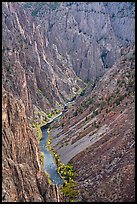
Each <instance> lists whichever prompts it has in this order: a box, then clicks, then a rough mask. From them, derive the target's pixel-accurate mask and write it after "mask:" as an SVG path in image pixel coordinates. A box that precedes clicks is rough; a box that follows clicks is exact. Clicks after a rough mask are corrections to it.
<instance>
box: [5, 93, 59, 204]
mask: <svg viewBox="0 0 137 204" xmlns="http://www.w3.org/2000/svg"><path fill="white" fill-rule="evenodd" d="M40 158H41V157H40V151H39V147H38V144H37V141H36V139H35V137H34V135H33V134H32V130H31V129H30V127H29V126H28V123H27V118H26V114H25V106H24V104H23V103H22V102H21V100H20V101H19V100H17V99H15V98H14V97H13V96H12V95H11V94H9V93H7V92H6V91H5V90H3V98H2V201H3V202H57V201H59V198H58V197H59V194H58V193H57V191H58V190H57V187H56V186H52V185H50V184H49V183H48V180H47V177H46V175H45V173H44V172H43V171H42V166H41V159H40Z"/></svg>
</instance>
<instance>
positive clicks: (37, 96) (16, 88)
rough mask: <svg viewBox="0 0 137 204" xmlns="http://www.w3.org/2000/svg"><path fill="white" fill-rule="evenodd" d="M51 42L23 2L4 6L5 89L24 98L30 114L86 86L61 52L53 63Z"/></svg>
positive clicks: (54, 103)
mask: <svg viewBox="0 0 137 204" xmlns="http://www.w3.org/2000/svg"><path fill="white" fill-rule="evenodd" d="M45 24H46V20H45ZM42 26H43V25H41V27H42ZM47 43H48V41H47V37H46V35H45V31H43V30H42V29H40V26H39V25H37V23H36V22H35V20H34V21H33V19H32V16H31V15H29V14H27V13H26V11H25V10H24V9H23V8H22V7H21V6H20V4H19V3H11V2H9V3H3V58H2V59H3V86H4V88H5V89H6V90H7V91H10V92H12V93H13V95H14V96H17V97H18V98H21V99H22V101H23V102H24V104H25V106H26V111H27V114H28V115H32V114H33V105H35V106H36V107H38V108H39V109H42V110H44V111H46V110H48V109H49V108H50V109H51V107H55V106H56V104H57V102H58V103H62V102H63V99H64V98H69V96H70V97H71V95H73V94H74V93H75V91H77V90H78V89H79V88H80V87H79V86H82V83H81V81H78V79H77V77H76V74H75V72H74V71H73V69H70V68H69V67H68V65H67V61H63V60H64V59H63V58H62V57H60V55H59V54H58V53H57V55H56V58H58V59H57V61H53V60H52V56H51V55H52V53H51V52H50V48H49V47H47Z"/></svg>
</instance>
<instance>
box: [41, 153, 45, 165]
mask: <svg viewBox="0 0 137 204" xmlns="http://www.w3.org/2000/svg"><path fill="white" fill-rule="evenodd" d="M41 160H42V165H43V166H44V153H43V152H41Z"/></svg>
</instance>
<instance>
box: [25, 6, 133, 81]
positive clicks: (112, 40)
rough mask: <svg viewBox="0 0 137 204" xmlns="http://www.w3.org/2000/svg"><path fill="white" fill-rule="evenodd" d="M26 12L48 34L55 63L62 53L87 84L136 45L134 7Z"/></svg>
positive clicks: (34, 8)
mask: <svg viewBox="0 0 137 204" xmlns="http://www.w3.org/2000/svg"><path fill="white" fill-rule="evenodd" d="M113 7H114V8H113ZM110 8H111V9H110ZM25 9H26V10H27V9H28V11H29V13H30V14H32V16H33V18H34V19H35V22H36V23H37V25H38V26H39V29H41V30H44V33H45V34H46V36H47V44H48V46H50V52H51V53H52V54H53V53H55V55H54V58H53V61H55V62H56V53H58V54H59V55H60V57H63V59H64V60H67V62H68V65H69V67H72V69H74V71H75V73H76V74H77V75H78V76H80V77H81V78H82V79H84V80H94V79H96V78H97V77H99V76H101V75H102V74H103V73H104V71H105V70H104V68H108V67H111V66H112V65H113V64H114V62H115V61H116V59H118V57H119V56H120V47H121V46H127V45H128V44H130V43H134V29H135V25H134V11H135V7H134V4H132V3H128V2H127V3H126V2H125V3H113V5H112V4H111V3H106V4H105V3H103V2H90V3H89V2H84V3H83V2H72V3H70V2H66V3H56V5H55V2H54V3H29V4H28V5H27V4H26V5H25ZM45 19H46V21H47V23H46V24H45V26H44V27H43V24H44V22H45ZM125 22H126V23H125ZM128 25H130V32H131V33H132V34H131V35H130V34H129V32H128V31H127V30H128V28H129V27H128ZM119 28H120V29H119ZM131 36H132V37H131Z"/></svg>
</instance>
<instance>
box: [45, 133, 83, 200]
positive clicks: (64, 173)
mask: <svg viewBox="0 0 137 204" xmlns="http://www.w3.org/2000/svg"><path fill="white" fill-rule="evenodd" d="M49 133H50V132H49V131H48V134H49ZM46 147H47V148H48V149H49V151H50V152H51V153H52V154H53V155H54V158H55V162H56V165H57V168H58V173H59V174H60V176H61V178H62V179H63V180H64V184H63V186H61V188H60V192H62V193H63V194H64V195H65V196H66V198H67V199H68V200H69V201H70V202H73V201H75V199H76V198H77V197H78V196H79V192H78V190H76V189H75V188H76V183H75V181H74V177H75V176H76V173H75V172H74V169H73V166H72V165H71V164H63V163H62V162H61V160H60V158H59V155H58V154H57V152H56V151H55V149H54V148H53V146H52V145H51V138H50V137H48V141H47V145H46Z"/></svg>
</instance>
